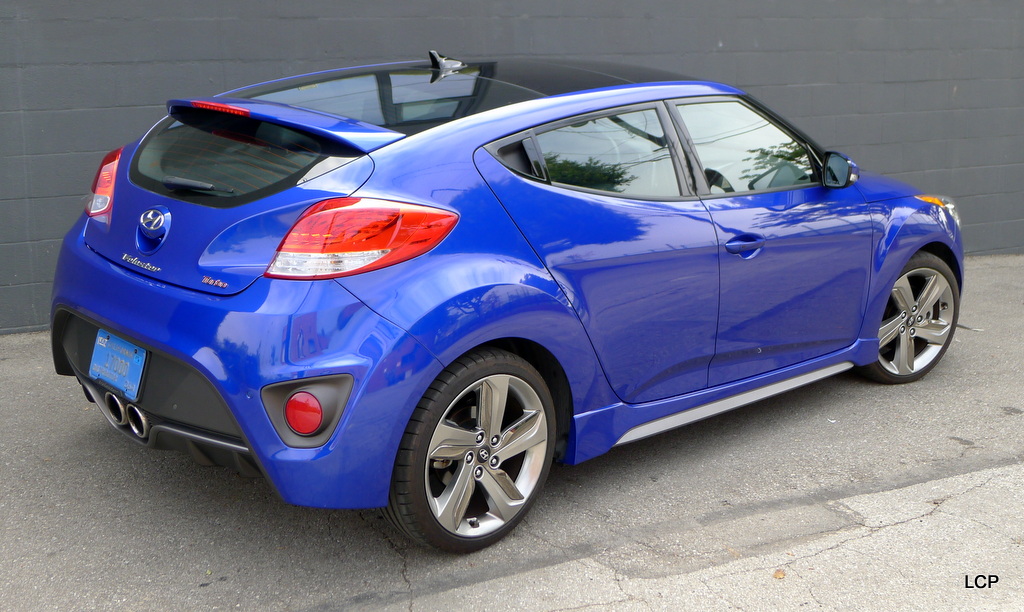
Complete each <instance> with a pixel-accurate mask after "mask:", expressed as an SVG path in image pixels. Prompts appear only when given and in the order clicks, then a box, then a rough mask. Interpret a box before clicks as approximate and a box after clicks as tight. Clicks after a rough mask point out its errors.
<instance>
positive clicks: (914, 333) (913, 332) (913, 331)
mask: <svg viewBox="0 0 1024 612" xmlns="http://www.w3.org/2000/svg"><path fill="white" fill-rule="evenodd" d="M910 335H911V336H916V335H917V330H916V329H914V328H910Z"/></svg>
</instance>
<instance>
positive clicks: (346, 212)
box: [266, 198, 459, 278]
mask: <svg viewBox="0 0 1024 612" xmlns="http://www.w3.org/2000/svg"><path fill="white" fill-rule="evenodd" d="M458 219H459V217H458V215H456V214H455V213H453V212H449V211H447V210H441V209H438V208H431V207H428V206H420V205H417V204H405V203H401V202H389V201H386V200H375V199H370V198H336V199H332V200H324V201H323V202H320V203H318V204H316V205H314V206H313V207H311V208H310V209H309V210H307V211H306V212H305V213H303V214H302V216H301V217H299V220H298V221H296V222H295V225H294V226H293V227H292V229H291V231H290V232H288V235H287V236H286V237H285V239H284V240H283V241H282V242H281V245H280V246H279V247H278V249H277V255H276V256H275V257H274V261H273V263H271V264H270V268H269V269H268V270H267V273H266V275H267V276H270V277H274V278H334V277H338V276H348V275H351V274H358V273H361V272H368V271H370V270H376V269H379V268H383V267H386V266H390V265H394V264H396V263H399V262H402V261H406V260H408V259H412V258H413V257H416V256H417V255H422V254H423V253H426V252H427V251H429V250H430V249H432V248H434V247H435V246H437V244H438V243H440V242H441V240H442V239H444V237H445V236H447V235H448V232H450V231H451V230H452V228H453V227H455V223H456V222H457V221H458Z"/></svg>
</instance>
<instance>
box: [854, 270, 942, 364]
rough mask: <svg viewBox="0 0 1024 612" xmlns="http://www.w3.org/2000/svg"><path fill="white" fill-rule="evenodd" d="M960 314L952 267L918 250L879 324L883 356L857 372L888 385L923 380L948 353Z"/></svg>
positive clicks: (895, 288) (891, 296)
mask: <svg viewBox="0 0 1024 612" xmlns="http://www.w3.org/2000/svg"><path fill="white" fill-rule="evenodd" d="M959 317H960V288H959V286H958V284H957V280H956V276H954V275H953V271H952V270H950V268H949V266H948V265H947V264H946V262H944V261H942V260H941V259H939V258H938V257H937V256H935V255H933V254H931V253H926V252H923V251H921V252H918V253H916V254H915V255H914V256H913V257H911V258H910V261H909V262H907V265H906V266H905V267H904V268H903V271H902V272H901V273H900V276H899V278H898V279H897V280H896V283H895V284H894V285H893V287H892V288H891V289H890V290H889V301H888V303H887V304H886V306H885V311H884V312H883V313H882V320H881V322H880V323H879V330H878V339H879V348H878V360H877V361H875V363H873V364H871V365H868V366H864V367H861V368H859V369H858V371H859V372H860V373H861V374H863V375H864V376H866V377H867V378H870V379H871V380H874V381H877V382H880V383H885V384H900V383H908V382H913V381H915V380H918V379H919V378H921V377H922V376H924V375H925V374H927V373H928V372H930V371H931V370H932V368H934V367H935V365H936V364H938V363H939V360H940V359H942V356H943V355H944V354H945V353H946V349H948V348H949V345H950V343H951V342H952V341H953V332H954V331H956V323H957V320H958V319H959Z"/></svg>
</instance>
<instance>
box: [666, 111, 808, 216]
mask: <svg viewBox="0 0 1024 612" xmlns="http://www.w3.org/2000/svg"><path fill="white" fill-rule="evenodd" d="M713 102H739V103H740V104H742V105H743V106H746V107H747V108H749V109H750V110H751V111H753V112H755V113H757V114H758V115H761V117H763V118H764V119H765V120H767V121H768V122H769V123H771V124H772V125H774V126H775V127H777V128H779V129H780V130H782V131H783V132H784V133H785V134H786V135H788V136H789V137H790V138H792V139H793V140H794V141H796V142H797V143H798V144H799V145H801V146H802V147H804V149H806V150H807V152H808V154H809V157H810V162H811V168H812V169H813V170H814V181H813V182H810V183H807V184H806V185H787V186H784V187H775V188H773V189H756V190H747V191H740V192H728V193H711V188H710V187H709V186H708V183H707V179H706V177H705V176H704V167H703V164H702V163H701V161H700V156H698V155H697V148H696V146H695V145H694V144H693V140H692V139H691V138H690V132H689V130H687V129H686V124H685V122H684V121H683V117H682V115H681V114H680V113H679V112H678V111H676V110H675V109H673V107H675V106H684V105H690V104H707V103H713ZM665 105H666V106H667V107H668V108H669V111H670V112H669V115H670V116H671V118H672V123H673V125H674V126H675V128H676V130H677V131H678V132H679V133H680V137H681V139H682V140H683V142H684V143H685V145H684V149H685V153H686V156H687V158H688V159H690V160H692V161H691V164H693V166H694V168H695V170H694V172H693V175H694V176H693V178H694V181H695V183H696V185H697V193H698V195H699V197H700V198H701V199H706V200H711V199H719V198H736V197H743V196H748V195H757V194H762V193H777V192H780V191H797V190H800V189H807V188H810V187H822V186H823V183H822V179H821V177H822V170H821V164H822V159H823V155H824V154H823V153H822V151H823V150H824V149H822V148H821V147H820V146H819V145H818V144H817V143H815V142H814V141H813V140H811V139H810V138H809V137H808V136H806V135H805V134H804V133H803V132H801V131H800V130H798V129H796V128H795V127H794V126H793V125H791V124H790V123H789V122H787V121H786V120H785V119H783V118H782V117H780V116H779V115H778V114H776V113H775V112H773V111H772V110H771V109H770V108H768V107H766V106H765V105H764V104H761V103H760V102H759V101H758V100H756V99H754V98H753V97H751V96H750V95H749V94H747V95H742V96H738V95H737V96H729V95H716V96H694V97H686V98H670V99H667V100H665Z"/></svg>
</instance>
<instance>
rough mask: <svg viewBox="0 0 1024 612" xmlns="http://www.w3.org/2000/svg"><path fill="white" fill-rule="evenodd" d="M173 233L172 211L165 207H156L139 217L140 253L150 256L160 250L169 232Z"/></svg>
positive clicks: (137, 238) (138, 241) (138, 238)
mask: <svg viewBox="0 0 1024 612" xmlns="http://www.w3.org/2000/svg"><path fill="white" fill-rule="evenodd" d="M169 231H171V211H169V210H167V208H166V207H164V206H154V207H153V208H150V209H149V210H147V211H146V212H144V213H142V215H141V216H140V217H139V233H138V236H137V237H136V242H137V243H138V247H139V251H141V252H143V253H146V254H149V253H152V252H153V251H155V250H157V249H158V248H160V245H161V244H163V241H164V239H165V238H167V232H169Z"/></svg>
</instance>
